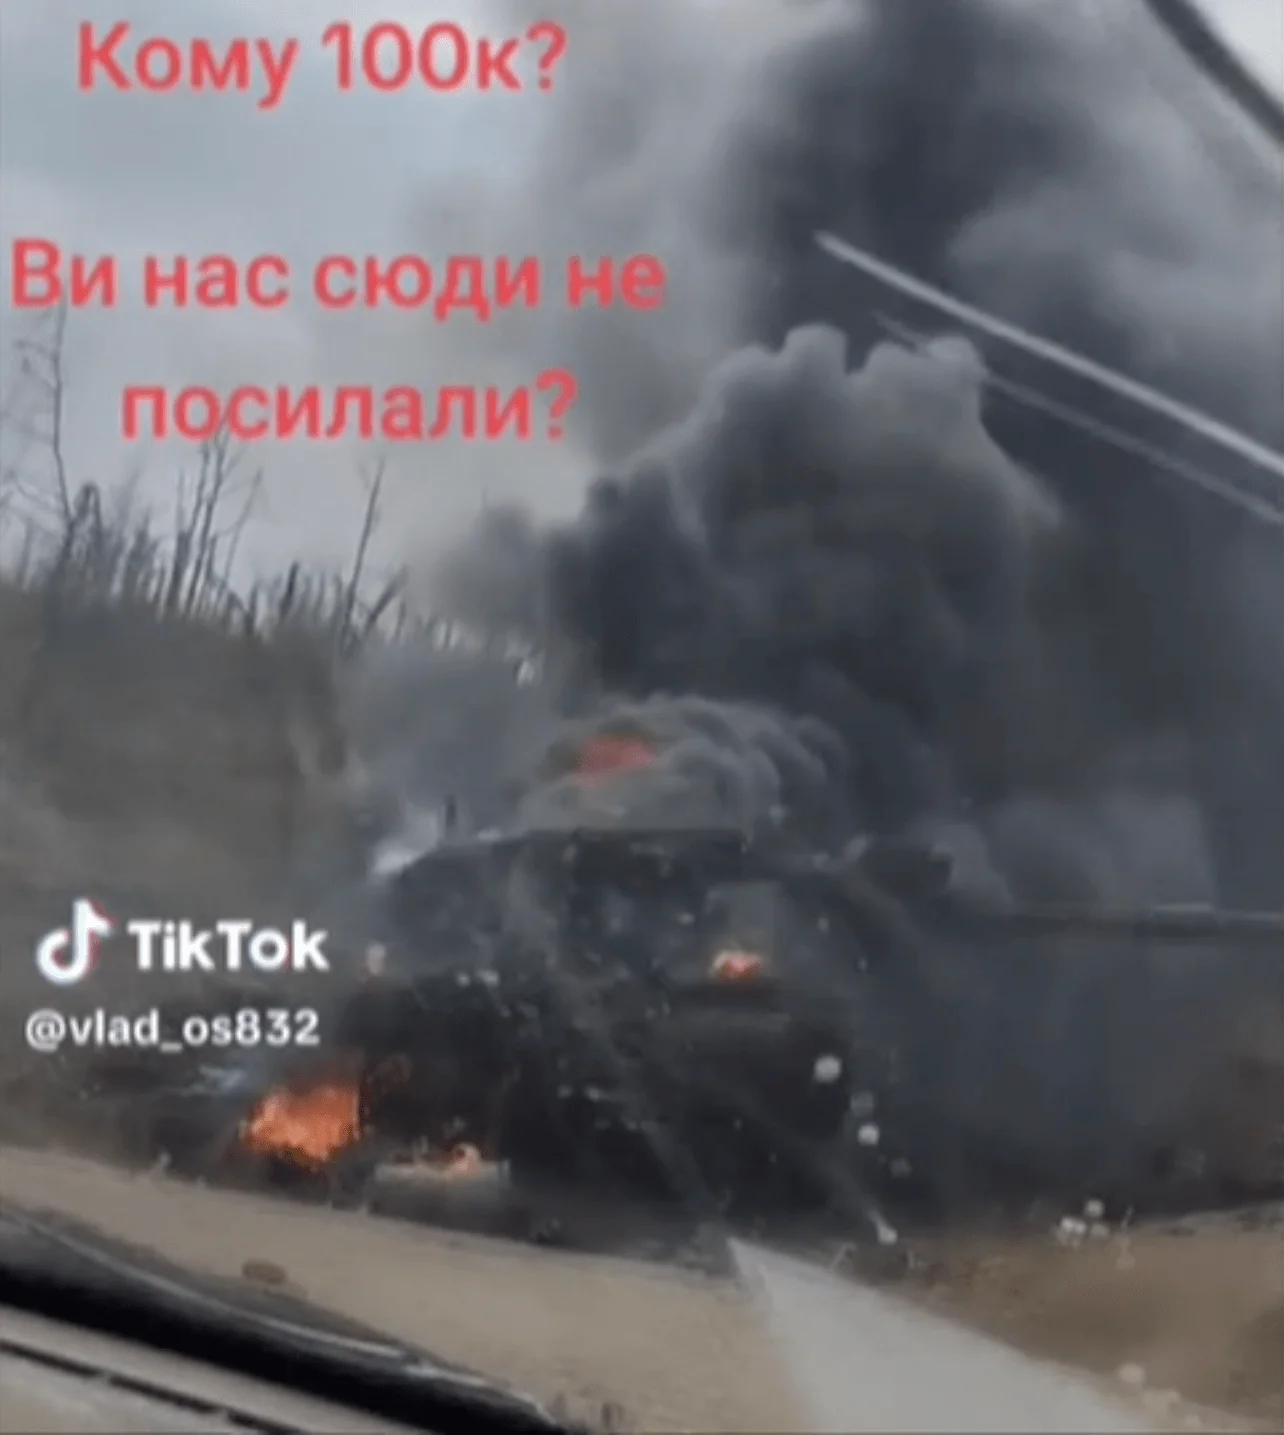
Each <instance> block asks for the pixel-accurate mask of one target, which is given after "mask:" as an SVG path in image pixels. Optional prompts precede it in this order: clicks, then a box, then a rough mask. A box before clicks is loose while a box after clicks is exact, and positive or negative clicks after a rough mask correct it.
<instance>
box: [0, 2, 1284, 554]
mask: <svg viewBox="0 0 1284 1435" xmlns="http://www.w3.org/2000/svg"><path fill="white" fill-rule="evenodd" d="M612 3H613V4H614V5H615V6H616V7H617V8H621V9H622V8H623V7H624V6H629V5H636V6H639V7H641V6H644V5H648V6H649V0H612ZM907 3H915V0H907ZM935 3H948V0H935ZM1112 3H1117V4H1124V3H1130V0H1112ZM1206 3H1207V5H1208V7H1209V9H1210V11H1211V12H1212V13H1213V14H1214V15H1215V17H1216V18H1217V19H1218V20H1219V21H1220V22H1221V23H1223V25H1224V27H1225V29H1226V32H1227V34H1228V35H1230V36H1231V37H1232V38H1233V39H1234V40H1235V41H1236V43H1237V44H1238V45H1239V46H1240V48H1241V50H1242V51H1243V52H1244V53H1245V54H1246V55H1248V56H1250V57H1251V58H1252V59H1253V61H1254V63H1255V64H1256V65H1257V67H1258V68H1259V70H1260V71H1261V72H1263V73H1265V74H1268V75H1271V76H1273V77H1274V78H1275V79H1276V82H1277V83H1279V84H1280V87H1281V89H1282V90H1284V3H1282V0H1206ZM487 4H488V0H454V3H453V4H441V3H430V0H346V3H345V5H344V6H335V5H332V4H321V3H317V0H184V3H183V4H182V5H179V4H177V3H176V0H112V3H104V0H79V3H75V0H0V237H2V238H3V242H4V253H5V258H6V267H7V258H8V252H9V244H10V241H11V240H12V238H13V237H14V236H15V235H17V234H23V235H32V236H46V237H49V238H51V239H53V240H54V241H56V242H57V243H59V244H61V245H62V246H63V247H64V248H65V249H66V250H68V251H71V250H77V251H81V252H84V253H86V254H102V253H108V252H110V253H112V254H114V255H116V256H117V257H118V258H119V259H121V260H122V261H123V265H124V269H125V271H126V272H130V271H131V270H132V271H134V272H136V271H137V270H138V268H139V267H140V260H141V256H143V255H144V254H146V253H149V252H156V253H162V254H166V253H179V252H182V253H187V254H192V255H198V254H201V253H212V252H217V251H227V252H230V253H234V254H237V255H240V256H244V257H248V256H251V255H253V254H256V253H265V252H279V253H283V254H285V255H287V256H289V257H290V258H291V259H292V260H293V261H294V262H296V264H306V263H307V262H308V261H309V260H315V258H317V257H318V256H319V255H321V254H323V253H327V252H351V253H355V254H358V255H363V254H366V253H379V254H394V253H396V252H399V251H400V250H402V249H404V248H407V247H418V248H420V249H421V250H423V252H428V250H427V249H426V248H425V246H426V245H431V244H432V241H433V239H434V238H440V240H441V242H442V243H443V244H445V243H449V242H450V241H451V240H452V239H454V238H456V237H457V236H459V235H461V234H462V235H467V234H469V233H470V232H473V231H471V230H470V224H469V216H468V214H466V213H465V214H461V212H460V211H461V209H462V210H464V211H467V210H469V208H470V207H471V206H473V205H474V203H475V204H476V205H477V206H478V207H479V208H485V207H487V206H490V205H494V204H502V200H503V197H504V194H505V192H506V191H507V192H511V190H512V188H513V179H514V176H516V175H520V174H521V172H522V171H523V168H524V167H526V166H527V165H528V164H529V156H530V154H531V153H532V140H533V139H534V138H535V137H536V136H537V135H538V131H539V125H540V122H541V119H542V117H543V115H544V114H546V113H547V110H548V102H547V101H545V100H543V98H542V97H539V96H530V97H515V96H511V95H502V94H501V95H495V96H493V97H490V98H478V97H475V96H469V95H465V94H460V95H432V94H429V93H426V92H424V91H422V90H418V91H416V90H413V89H411V90H409V91H407V92H404V93H403V94H401V95H396V96H388V95H379V94H371V93H368V92H360V91H358V92H356V93H352V94H347V95H340V94H337V93H336V92H335V87H334V84H333V79H332V69H331V67H330V65H331V62H330V61H329V59H328V57H327V55H326V54H325V53H324V52H323V51H322V50H321V48H320V45H319V37H320V34H321V33H322V31H323V30H324V28H325V27H326V25H328V24H329V23H331V22H332V21H333V20H334V19H335V16H336V14H338V13H339V12H340V11H342V12H343V14H344V16H345V18H351V19H352V20H353V21H354V23H355V24H357V25H360V24H361V23H362V22H363V21H373V20H376V19H400V20H404V21H405V22H406V23H407V24H408V25H412V26H416V27H421V26H423V25H425V24H427V23H430V22H431V21H432V20H435V19H442V18H458V19H460V20H461V21H462V22H464V23H466V24H469V25H471V26H473V27H474V28H476V29H478V30H479V31H484V30H486V29H487V27H489V30H490V33H496V32H497V29H498V27H499V26H500V25H501V24H502V21H501V20H499V19H497V17H496V16H495V15H493V14H490V13H488V9H487ZM689 6H690V8H689V10H688V12H687V13H688V14H689V15H690V16H691V17H693V23H695V17H697V15H698V14H703V12H704V11H705V10H706V9H707V5H702V4H701V0H689ZM746 7H748V8H746ZM525 8H526V11H527V13H529V16H530V18H531V19H534V18H538V16H537V15H536V13H535V11H536V9H537V8H538V7H535V6H528V7H525ZM649 8H652V9H653V10H654V14H655V16H656V20H657V23H661V21H660V15H659V10H658V9H655V8H654V7H649ZM725 8H726V9H727V10H729V11H730V10H734V8H735V7H734V6H733V5H731V4H728V5H726V7H725ZM750 9H752V10H753V11H754V13H758V11H760V10H761V9H762V4H761V0H754V4H753V6H749V0H744V6H742V9H741V13H742V14H748V13H750ZM669 14H670V21H671V18H672V12H671V11H670V12H669ZM86 19H92V20H94V21H95V22H96V23H97V24H98V25H99V26H100V27H101V28H103V29H107V28H110V26H111V25H112V24H113V23H114V22H115V21H117V20H129V21H131V22H133V24H134V26H135V27H136V32H137V34H138V35H139V36H142V35H143V34H163V35H169V36H171V37H173V38H175V39H177V40H184V39H187V38H189V37H192V36H196V35H201V36H205V37H209V38H211V39H215V40H219V39H224V40H225V39H228V38H230V37H232V36H233V35H237V34H250V35H255V36H258V35H263V36H272V37H276V38H282V37H285V36H289V35H294V36H298V37H299V38H300V39H301V40H303V41H304V45H303V55H302V58H301V61H300V64H299V68H298V71H297V74H296V76H295V78H294V80H293V82H292V84H291V85H290V88H289V91H288V94H287V96H286V99H285V101H284V103H283V104H282V105H281V106H280V108H278V109H277V110H275V111H272V112H270V113H264V112H261V111H259V110H257V109H256V108H255V107H254V105H253V103H252V102H251V101H249V100H247V99H246V98H244V97H240V96H236V95H224V96H206V97H192V96H186V97H180V96H164V97H162V96H152V95H145V94H134V95H118V94H110V93H105V92H101V91H100V92H99V93H95V94H92V95H82V94H79V93H77V90H76V31H77V27H78V25H79V24H80V22H81V21H83V20H86ZM621 33H623V32H621ZM599 43H600V41H599ZM622 48H623V42H621V45H620V46H617V49H622ZM581 53H583V51H581ZM596 53H597V54H598V55H599V56H600V54H601V51H600V50H599V51H597V52H596ZM575 54H576V51H575V47H574V37H572V49H571V52H570V55H569V56H568V59H567V61H566V64H567V65H568V66H573V65H574V63H575ZM613 58H614V61H615V63H628V62H629V59H630V56H629V55H627V54H624V53H620V54H617V55H616V56H614V57H613ZM572 218H573V216H572ZM478 232H480V231H478ZM5 291H6V294H5V299H6V303H7V299H8V292H7V291H8V283H7V281H6V284H5ZM135 298H136V293H131V294H130V296H129V298H128V299H127V301H126V302H125V303H124V304H122V306H121V307H119V308H117V309H116V310H115V311H113V312H110V313H94V312H82V313H78V314H75V315H73V316H72V318H71V321H70V332H69V354H68V358H69V363H70V384H71V388H70V395H69V420H70V446H69V447H70V459H71V467H72V470H73V473H74V475H75V476H77V477H79V478H90V477H92V478H95V479H98V480H99V481H101V482H103V483H107V484H110V483H112V482H115V481H118V480H120V479H121V478H122V476H123V475H125V474H127V473H129V472H130V471H131V470H133V469H137V468H139V467H140V466H141V468H142V470H143V491H144V493H145V494H146V495H147V496H148V497H150V498H151V499H153V500H155V501H164V500H166V499H167V498H168V496H169V495H170V494H171V493H172V490H173V476H174V472H175V467H176V465H178V464H181V463H182V461H183V459H184V457H187V458H188V459H189V461H190V455H186V456H185V455H184V454H182V453H175V452H173V451H165V450H162V451H143V452H139V451H137V450H135V449H133V448H132V447H131V446H127V445H124V444H123V443H122V441H121V440H120V438H119V393H120V389H121V387H122V385H123V384H126V383H130V382H138V383H148V382H154V383H164V384H166V385H168V386H169V387H170V388H171V389H177V388H180V387H182V386H184V385H186V384H189V383H201V382H208V383H211V384H213V385H215V386H225V387H232V386H234V385H236V384H238V383H246V382H255V381H258V382H265V383H268V384H273V383H276V382H282V381H293V382H297V383H306V382H319V383H322V384H326V385H334V384H338V383H341V382H356V383H363V382H373V383H396V382H398V381H402V380H405V381H409V382H413V383H421V384H423V385H425V386H427V385H430V384H434V383H450V382H452V380H455V379H460V380H463V381H468V380H469V379H472V378H474V377H481V378H488V377H492V376H495V377H498V376H500V375H502V374H503V372H504V370H505V368H506V367H507V370H508V373H509V377H510V378H511V379H512V380H513V381H514V382H520V381H521V380H522V379H523V378H526V377H530V376H532V375H533V373H534V372H537V371H538V369H539V368H540V367H543V366H544V364H545V363H556V362H557V357H558V356H557V355H556V354H554V353H552V352H551V351H550V354H549V357H548V359H547V360H545V359H543V358H542V357H540V355H539V353H538V347H537V346H533V345H531V344H525V343H524V344H521V345H514V346H511V347H506V346H502V345H501V346H496V345H495V343H494V342H493V336H489V337H488V336H479V335H478V334H477V333H476V332H472V333H469V332H468V331H467V326H468V325H469V324H470V321H469V320H468V319H466V318H465V319H460V320H456V321H455V323H456V324H458V325H461V326H463V327H462V328H461V329H460V330H459V331H456V330H455V328H454V325H452V328H451V331H450V332H449V333H442V332H433V331H432V326H430V325H428V324H427V323H426V322H425V321H424V320H422V319H409V318H407V317H406V316H403V315H398V314H395V313H393V314H386V313H385V314H381V315H375V316H371V315H354V316H349V315H343V316H339V315H327V316H321V315H318V313H317V312H316V311H315V309H314V308H313V307H312V306H311V305H310V304H309V303H308V302H307V301H306V299H301V300H296V302H295V303H293V304H292V305H291V306H290V307H289V308H288V309H287V310H284V311H279V312H274V313H269V314H266V315H264V314H255V313H253V312H252V311H237V312H235V313H232V314H217V313H208V312H204V313H203V312H200V311H193V310H189V311H183V312H180V311H173V312H164V311H160V312H149V311H146V310H143V309H142V308H141V307H140V306H139V305H138V304H137V303H136V302H135ZM10 318H11V319H12V318H13V316H12V315H11V316H10ZM7 327H8V328H9V329H10V331H11V332H12V331H13V330H14V329H15V328H16V320H15V322H14V323H12V324H10V325H8V326H7ZM479 338H486V339H487V342H484V343H479ZM515 355H516V357H514V356H515ZM6 442H7V443H9V442H12V440H11V439H10V438H8V437H7V438H6ZM523 449H524V450H525V451H524V452H517V453H514V452H513V450H512V449H511V448H508V447H507V446H503V447H495V446H486V447H480V446H474V448H473V450H472V451H470V452H465V451H463V450H456V451H451V452H441V451H438V450H424V449H418V450H416V451H414V452H408V451H404V450H403V451H401V452H399V453H396V454H395V455H394V465H395V466H394V483H393V487H392V490H391V493H390V508H389V522H388V525H387V527H386V529H385V532H384V543H385V549H386V552H387V555H388V556H389V557H391V558H396V557H398V556H399V554H398V553H397V551H396V550H397V549H398V548H399V547H405V546H406V545H407V544H411V543H420V542H422V541H424V540H425V539H426V538H427V537H429V536H431V535H435V534H445V533H446V532H448V531H453V530H456V529H457V528H458V527H459V525H460V524H461V522H463V521H464V520H465V519H466V518H467V516H468V515H469V514H471V513H472V512H474V511H475V510H476V508H477V506H478V504H479V503H480V502H481V501H482V499H483V495H485V496H488V497H490V498H496V497H502V496H507V495H510V494H521V495H523V496H524V497H526V498H527V499H528V500H529V501H531V502H533V503H534V504H535V505H536V506H538V507H541V508H544V509H549V508H553V509H557V508H565V507H566V506H567V505H569V504H570V503H572V502H573V501H574V499H575V497H576V495H577V493H578V491H579V488H580V486H581V485H582V482H583V480H584V478H585V476H586V470H587V465H586V462H585V460H584V459H583V458H582V457H580V456H579V455H577V452H576V450H575V448H574V447H573V445H571V444H566V445H561V446H551V445H543V446H540V445H527V446H523ZM362 457H365V458H367V459H369V458H370V457H372V454H371V453H369V452H365V453H364V454H363V452H362V451H361V450H360V446H359V445H355V444H347V445H337V446H333V447H322V446H318V445H313V444H299V443H295V444H290V445H280V446H276V447H275V448H272V449H268V450H266V451H265V452H264V454H263V455H262V458H263V461H264V462H266V463H267V465H268V467H269V470H270V476H271V482H272V488H271V495H270V501H269V503H268V505H267V507H266V509H265V511H264V513H263V516H262V519H261V521H260V523H259V525H258V526H257V529H256V540H255V546H254V548H253V549H252V550H251V551H252V553H253V556H254V559H255V562H256V563H258V564H262V565H274V564H276V563H279V562H281V561H284V560H285V559H286V558H288V557H293V556H294V555H295V554H297V553H303V554H307V555H314V556H316V557H318V558H320V559H323V560H326V559H328V560H341V559H342V558H344V557H345V556H346V555H347V554H348V553H349V552H350V549H351V544H352V539H353V530H354V526H355V524H356V522H357V518H358V515H359V510H360V504H361V492H360V487H359V484H358V482H357V479H356V466H357V464H358V462H359V461H360V460H361V459H362ZM515 460H516V461H515ZM32 461H33V462H35V461H36V460H35V459H34V458H33V460H32Z"/></svg>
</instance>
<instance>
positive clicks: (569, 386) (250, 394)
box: [121, 370, 576, 443]
mask: <svg viewBox="0 0 1284 1435" xmlns="http://www.w3.org/2000/svg"><path fill="white" fill-rule="evenodd" d="M550 381H551V382H550ZM554 388H555V389H556V390H557V391H558V392H557V397H556V399H555V400H554V402H553V403H552V404H551V405H550V412H549V427H548V433H549V436H550V437H553V438H560V437H561V427H560V421H561V419H562V418H563V417H564V415H565V412H566V410H567V409H568V408H569V406H570V404H571V403H572V402H573V401H574V397H575V394H576V386H575V380H574V378H573V376H572V375H570V374H567V373H564V372H563V371H560V370H557V371H553V372H551V373H548V374H542V375H540V377H539V379H538V380H537V381H536V383H535V384H534V385H532V386H527V387H523V388H517V389H513V390H511V391H510V392H507V393H505V392H503V391H502V390H500V389H497V388H494V387H488V388H484V389H479V388H474V387H472V386H469V385H465V384H448V385H444V386H443V387H442V388H440V389H438V390H436V391H435V392H434V393H430V394H427V395H425V394H423V393H421V392H420V391H419V390H418V389H416V388H413V387H411V386H409V385H405V384H403V385H398V386H396V387H394V388H390V389H385V390H383V391H382V392H376V390H374V389H373V388H371V387H370V386H369V385H364V386H363V385H357V384H345V385H341V386H340V387H339V388H337V389H336V390H334V392H333V393H332V394H328V395H327V394H326V393H325V392H324V391H323V390H322V389H321V388H319V387H318V386H316V385H310V386H309V387H307V388H304V389H300V390H295V389H291V388H289V387H287V386H284V385H282V386H279V387H277V388H276V389H275V391H269V390H268V389H265V388H262V387H259V386H257V385H253V384H247V385H244V386H242V387H241V388H237V389H233V390H232V392H231V393H230V394H228V395H227V396H226V398H224V397H223V396H222V395H220V394H218V393H216V392H215V391H214V390H213V389H210V388H205V387H202V386H195V387H191V388H185V389H181V390H180V391H179V392H177V393H174V394H172V393H171V392H170V391H169V390H168V389H166V388H164V387H162V386H161V385H132V386H130V387H129V388H127V389H125V391H124V394H123V395H122V399H121V431H122V433H123V434H124V436H125V438H127V439H131V440H139V439H144V438H154V439H166V438H171V437H177V438H183V439H187V440H189V441H190V442H193V443H203V442H205V441H206V440H208V439H210V438H212V437H213V436H214V435H215V434H217V433H219V432H221V431H224V430H226V432H227V433H228V434H229V435H230V436H231V437H232V438H233V439H235V440H236V441H237V442H239V443H258V442H261V441H264V440H270V439H293V438H307V439H320V440H334V439H341V438H349V437H351V438H362V439H374V438H378V439H383V440H386V441H387V442H390V443H425V442H427V443H434V442H438V441H440V440H444V439H467V440H472V439H478V438H480V439H484V440H487V441H496V440H500V439H505V438H508V439H518V440H527V439H530V438H532V437H534V433H535V408H536V402H537V394H545V393H548V392H549V391H550V390H551V389H554Z"/></svg>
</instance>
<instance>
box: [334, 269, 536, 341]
mask: <svg viewBox="0 0 1284 1435" xmlns="http://www.w3.org/2000/svg"><path fill="white" fill-rule="evenodd" d="M439 274H440V283H439V282H438V273H437V272H434V270H433V268H432V266H431V265H429V263H428V262H427V260H425V259H421V258H420V257H419V256H418V255H415V254H403V255H400V256H399V257H398V258H396V259H392V260H385V259H378V258H369V259H365V260H363V261H362V262H361V263H358V262H357V260H355V259H353V258H351V257H350V256H348V255H346V254H331V255H328V256H327V257H326V258H325V259H323V260H322V261H321V262H320V263H319V264H318V265H317V267H316V269H315V271H314V273H313V276H312V292H313V294H314V295H315V296H316V300H317V302H318V303H319V304H320V305H321V306H322V308H324V309H351V308H353V307H354V306H355V305H360V306H361V307H363V308H366V309H378V308H381V307H383V306H385V305H391V306H392V307H393V308H395V309H429V310H431V313H432V316H433V318H434V319H436V320H437V322H438V323H443V324H444V323H446V322H448V321H449V320H450V318H451V316H452V315H454V314H455V313H471V314H472V316H473V317H474V319H476V320H477V322H478V323H481V324H485V323H489V322H490V320H491V319H492V318H493V317H494V315H495V313H496V312H497V311H503V310H506V309H512V308H515V307H516V306H517V305H518V304H523V305H525V307H526V308H528V309H534V308H536V307H537V306H538V304H539V302H540V294H541V284H540V267H539V261H538V260H537V259H531V258H526V259H522V260H521V261H519V262H517V263H514V261H513V260H511V259H506V258H501V259H497V260H496V261H495V263H494V265H493V266H489V265H488V264H487V261H486V260H484V259H482V258H480V257H479V256H478V255H475V254H455V255H452V256H450V257H449V258H447V259H446V260H445V262H444V263H443V264H442V265H441V266H440V270H439Z"/></svg>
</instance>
